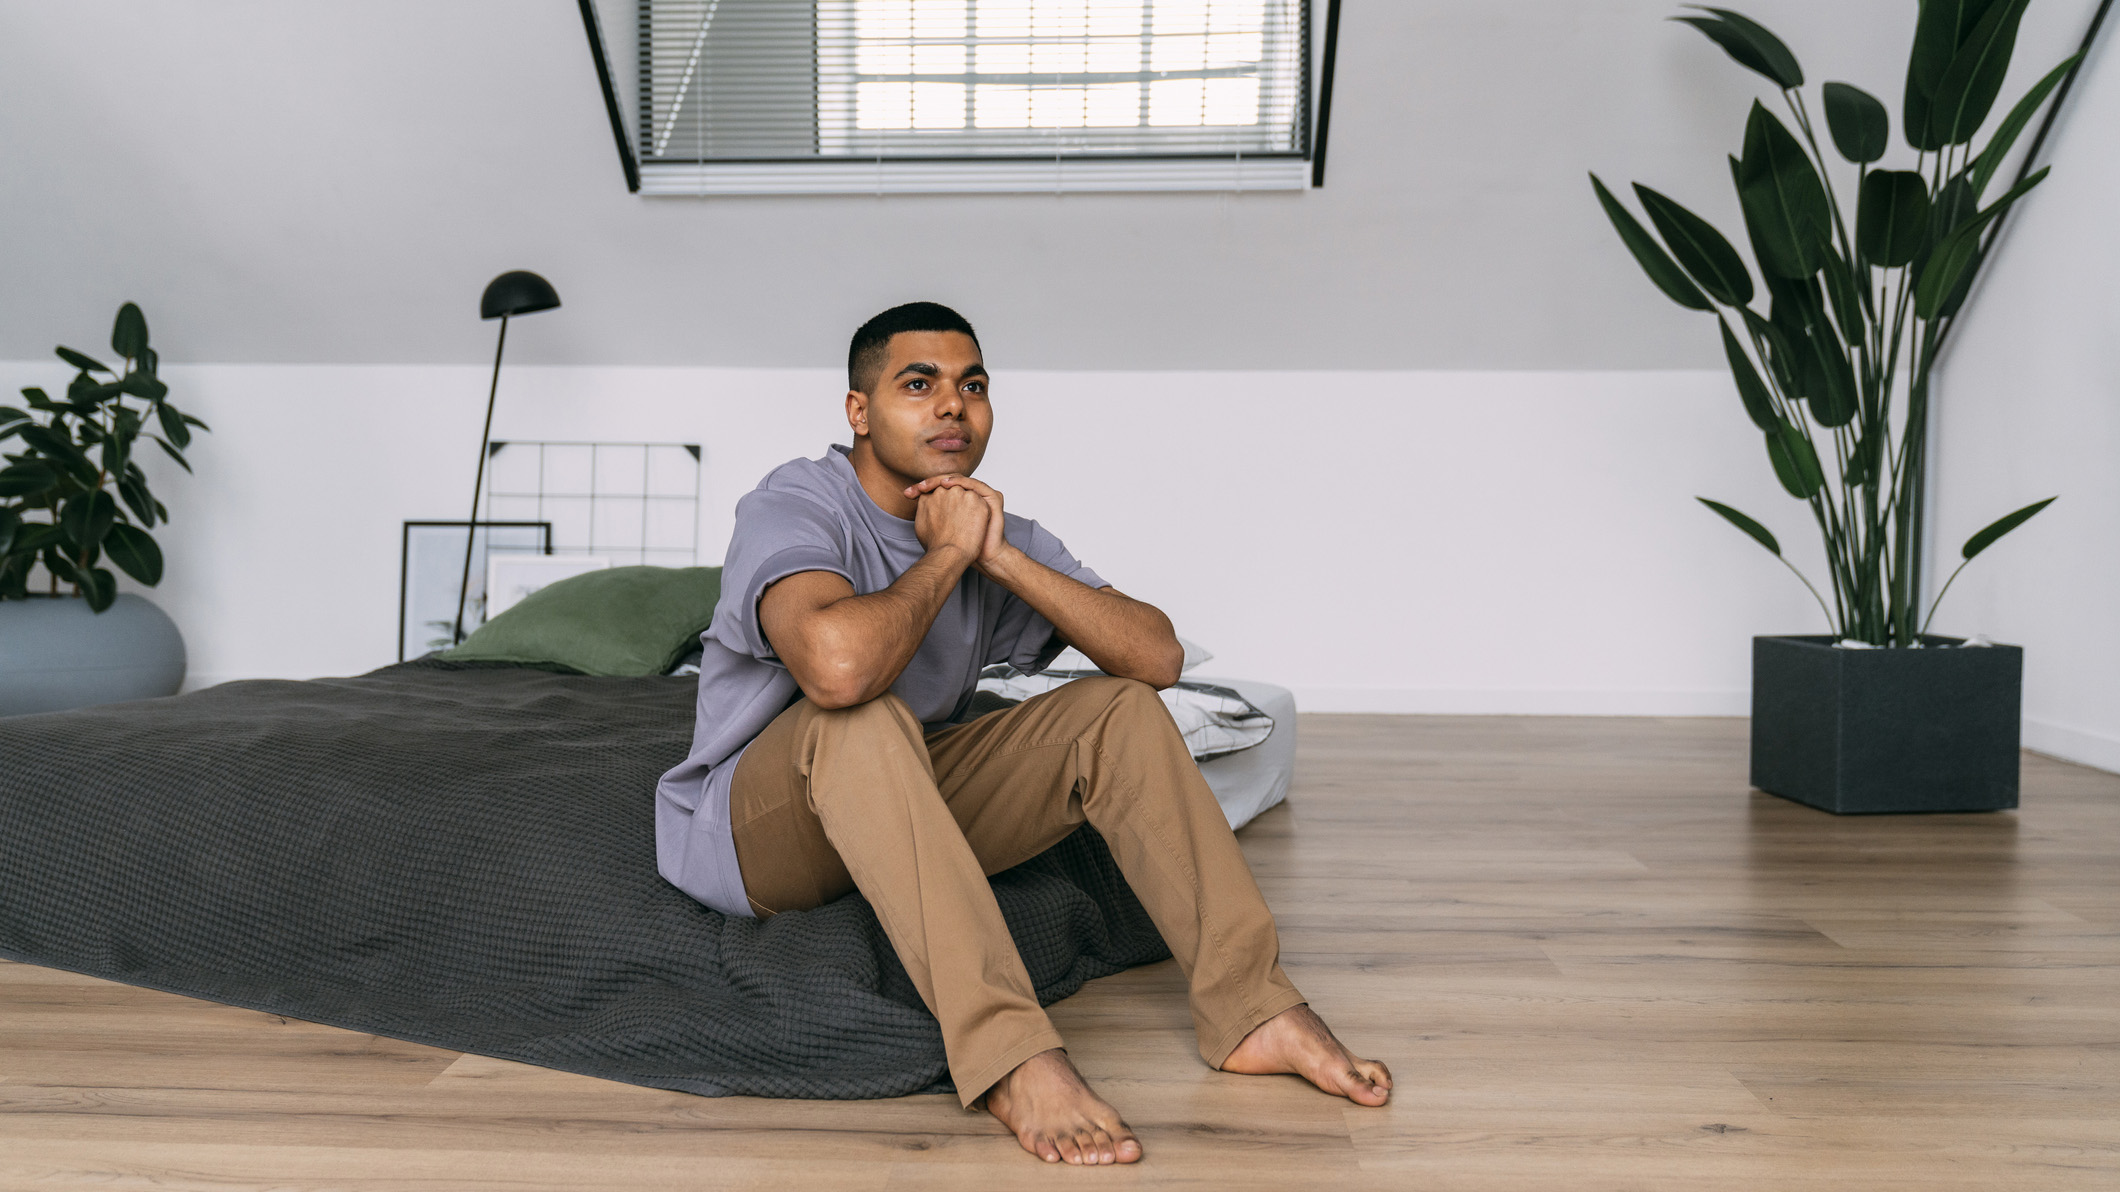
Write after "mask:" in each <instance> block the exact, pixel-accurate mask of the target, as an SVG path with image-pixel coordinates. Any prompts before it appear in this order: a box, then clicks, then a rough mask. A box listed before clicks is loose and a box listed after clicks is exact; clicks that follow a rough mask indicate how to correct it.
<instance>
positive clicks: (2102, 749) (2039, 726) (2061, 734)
mask: <svg viewBox="0 0 2120 1192" xmlns="http://www.w3.org/2000/svg"><path fill="white" fill-rule="evenodd" d="M2024 747H2025V748H2026V749H2029V750H2031V751H2033V752H2034V753H2044V754H2046V755H2047V756H2049V757H2058V758H2060V759H2061V760H2062V761H2065V762H2076V763H2077V764H2079V765H2085V766H2096V767H2097V768H2098V769H2100V770H2111V771H2112V772H2114V773H2116V774H2120V738H2114V737H2109V736H2106V735H2105V734H2103V733H2093V732H2086V731H2084V730H2083V729H2080V728H2069V727H2067V726H2066V725H2060V724H2055V723H2053V722H2052V721H2048V720H2036V719H2033V718H2032V717H2030V716H2027V717H2025V718H2024Z"/></svg>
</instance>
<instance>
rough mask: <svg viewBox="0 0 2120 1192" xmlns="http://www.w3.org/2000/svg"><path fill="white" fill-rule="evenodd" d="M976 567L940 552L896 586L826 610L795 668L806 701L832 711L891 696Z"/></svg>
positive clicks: (814, 620)
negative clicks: (951, 598)
mask: <svg viewBox="0 0 2120 1192" xmlns="http://www.w3.org/2000/svg"><path fill="white" fill-rule="evenodd" d="M970 562H971V558H970V556H969V554H968V553H967V552H966V551H964V550H962V549H960V548H957V547H953V546H941V547H937V548H936V549H934V550H931V551H929V552H928V553H927V554H926V555H925V556H923V557H922V558H921V559H920V561H919V562H917V563H915V564H913V565H912V566H911V567H908V568H906V570H905V573H904V574H902V575H900V576H899V577H898V579H897V580H896V581H895V582H893V583H892V584H891V586H890V587H888V588H885V589H883V590H882V591H879V592H871V593H869V594H868V595H866V596H846V597H843V598H841V599H839V600H835V601H833V602H832V603H830V604H828V605H826V606H824V607H823V608H820V609H818V610H817V611H816V612H815V614H813V616H812V617H811V618H810V620H809V622H808V624H807V626H806V633H805V635H804V636H805V638H806V639H807V640H806V641H805V642H804V643H803V646H802V650H801V652H802V655H803V657H802V658H801V660H800V665H799V669H798V665H797V664H795V663H792V662H791V664H790V666H789V670H790V671H793V672H795V675H796V680H797V681H798V682H800V683H801V684H802V688H803V694H805V695H807V696H809V697H810V699H811V701H812V702H814V703H817V704H820V705H823V706H825V707H851V706H853V705H855V704H860V703H866V702H868V701H869V700H872V699H875V698H876V697H877V696H879V695H882V694H883V693H884V692H886V691H888V690H890V687H891V684H893V683H895V682H897V681H898V676H899V675H900V674H901V673H903V672H904V670H905V668H906V664H907V663H909V662H911V661H912V660H913V655H914V653H916V652H917V651H918V650H919V649H920V643H921V641H922V640H924V639H925V638H926V637H927V634H928V629H929V628H930V627H932V626H933V625H934V623H935V616H936V614H937V613H939V612H941V611H942V605H943V602H944V601H946V600H948V599H949V596H950V593H951V592H952V591H954V590H955V589H956V587H957V581H958V580H959V579H960V578H962V577H963V575H964V572H965V568H966V567H967V566H969V565H970ZM835 578H836V577H835ZM782 653H783V661H789V660H788V659H787V658H786V657H785V654H786V651H783V652H782Z"/></svg>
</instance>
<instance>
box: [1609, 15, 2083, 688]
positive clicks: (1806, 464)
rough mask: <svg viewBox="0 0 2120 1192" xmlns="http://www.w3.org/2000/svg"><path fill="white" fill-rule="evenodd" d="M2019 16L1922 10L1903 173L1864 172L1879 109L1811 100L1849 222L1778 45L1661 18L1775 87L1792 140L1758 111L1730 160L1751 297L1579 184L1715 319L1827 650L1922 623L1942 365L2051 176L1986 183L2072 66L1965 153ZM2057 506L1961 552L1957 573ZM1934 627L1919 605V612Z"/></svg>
mask: <svg viewBox="0 0 2120 1192" xmlns="http://www.w3.org/2000/svg"><path fill="white" fill-rule="evenodd" d="M2029 3H2030V0H1922V4H1921V11H1920V16H1919V17H1918V18H1917V19H1916V21H1915V27H1914V49H1913V56H1912V60H1911V62H1910V63H1909V66H1908V69H1907V86H1906V98H1905V102H1904V104H1903V107H1902V111H1901V116H1900V131H1901V133H1902V134H1903V135H1904V136H1905V138H1906V141H1907V144H1908V146H1909V147H1910V148H1911V149H1912V150H1913V151H1914V160H1913V162H1912V168H1910V169H1884V168H1879V163H1880V162H1882V161H1883V159H1884V157H1885V155H1886V152H1887V150H1888V149H1889V148H1890V145H1891V118H1890V116H1889V115H1888V113H1887V112H1886V110H1885V105H1884V104H1883V103H1881V102H1879V101H1878V100H1877V99H1876V98H1875V97H1874V96H1872V95H1870V94H1869V93H1868V92H1865V91H1863V90H1862V89H1860V88H1858V87H1853V86H1850V85H1849V84H1846V83H1827V84H1825V85H1824V87H1823V88H1821V91H1822V95H1821V101H1822V103H1821V106H1822V107H1823V110H1824V113H1825V124H1826V129H1827V131H1828V133H1829V135H1830V136H1831V139H1832V141H1833V146H1834V148H1835V149H1837V150H1838V151H1839V154H1840V156H1841V157H1842V158H1844V159H1846V162H1847V164H1848V165H1852V166H1853V167H1854V169H1853V174H1854V187H1853V188H1852V190H1850V191H1848V192H1847V193H1849V194H1851V195H1852V196H1853V197H1854V206H1855V210H1854V218H1853V219H1850V218H1848V217H1847V213H1846V209H1845V207H1844V206H1843V204H1842V202H1841V198H1840V195H1841V191H1840V190H1839V189H1838V188H1837V187H1836V186H1835V185H1834V175H1835V173H1836V172H1843V171H1846V169H1847V166H1846V165H1839V164H1838V163H1829V162H1828V160H1827V158H1826V155H1825V152H1824V150H1823V149H1821V148H1820V146H1819V141H1818V136H1817V133H1816V131H1815V129H1814V126H1813V124H1812V119H1811V108H1810V105H1809V104H1807V103H1806V102H1805V99H1804V95H1803V92H1802V90H1801V88H1802V87H1803V81H1804V77H1803V68H1802V67H1801V66H1799V65H1798V64H1797V61H1796V56H1795V55H1794V54H1792V53H1790V52H1789V48H1788V46H1786V45H1784V44H1783V43H1782V41H1781V39H1780V38H1778V37H1776V36H1775V35H1774V34H1772V33H1770V32H1768V31H1767V30H1766V29H1765V28H1764V27H1762V26H1761V25H1759V24H1758V23H1757V22H1755V21H1752V20H1750V19H1749V18H1747V17H1744V16H1742V15H1740V14H1738V13H1735V12H1732V11H1730V10H1728V9H1723V8H1703V7H1699V6H1693V7H1695V8H1696V11H1697V12H1698V13H1699V14H1700V15H1687V16H1681V17H1675V18H1673V19H1675V20H1679V21H1683V22H1685V23H1686V24H1689V25H1692V26H1693V27H1695V28H1697V29H1699V30H1700V31H1701V32H1702V33H1704V34H1706V35H1707V36H1708V37H1709V38H1710V39H1711V40H1713V41H1714V42H1715V43H1716V44H1717V45H1719V46H1721V47H1722V48H1723V49H1724V51H1726V52H1727V53H1728V54H1729V55H1730V57H1731V58H1733V59H1735V60H1736V61H1737V62H1738V63H1739V64H1741V65H1743V66H1745V67H1747V68H1748V69H1751V70H1753V71H1756V72H1757V73H1759V74H1761V75H1763V76H1765V77H1766V78H1767V79H1769V80H1771V81H1772V82H1773V83H1774V84H1775V86H1777V87H1779V88H1780V89H1781V97H1782V102H1783V104H1784V106H1785V107H1786V108H1787V109H1788V113H1789V116H1790V119H1791V120H1793V121H1794V123H1795V131H1793V132H1792V131H1791V130H1790V126H1789V125H1788V124H1785V123H1783V121H1782V120H1781V118H1780V117H1778V116H1776V115H1775V114H1774V113H1773V112H1772V111H1770V110H1768V108H1767V107H1766V105H1764V104H1762V103H1759V102H1757V101H1754V102H1753V104H1752V111H1751V115H1750V117H1749V118H1748V119H1747V120H1746V122H1745V136H1744V150H1743V155H1742V156H1740V157H1733V158H1731V159H1730V176H1731V180H1732V181H1733V182H1734V183H1735V185H1736V188H1737V197H1738V202H1739V207H1740V209H1741V210H1742V212H1743V215H1744V222H1745V231H1746V233H1747V237H1748V239H1749V240H1750V242H1751V248H1752V258H1753V261H1754V262H1756V263H1757V265H1758V268H1759V275H1760V280H1761V284H1760V285H1759V286H1757V287H1755V286H1754V284H1753V277H1752V273H1751V271H1750V270H1749V269H1748V268H1747V266H1746V263H1745V260H1744V258H1743V257H1742V256H1740V255H1739V254H1738V252H1737V250H1736V249H1735V248H1733V247H1732V246H1731V244H1730V242H1729V240H1728V239H1726V238H1725V237H1724V236H1723V235H1722V233H1720V232H1718V231H1717V230H1716V229H1715V228H1714V227H1713V226H1711V225H1710V224H1709V223H1708V222H1707V221H1706V220H1704V219H1702V218H1700V217H1699V216H1697V215H1695V214H1693V213H1692V212H1691V211H1688V210H1687V209H1686V208H1684V207H1682V206H1680V205H1679V204H1677V203H1675V202H1673V201H1672V200H1670V199H1669V198H1666V197H1665V196H1663V195H1661V194H1658V193H1657V192H1656V191H1653V190H1651V189H1649V188H1648V187H1646V186H1642V185H1640V184H1638V183H1637V184H1636V185H1635V187H1634V193H1635V195H1636V196H1637V197H1638V198H1639V199H1640V201H1641V205H1642V207H1643V209H1644V210H1645V211H1646V212H1647V213H1648V216H1649V222H1650V223H1651V224H1653V225H1654V226H1655V228H1656V232H1657V235H1651V234H1650V232H1649V231H1648V229H1646V228H1644V227H1643V226H1642V224H1641V222H1640V221H1639V220H1637V219H1636V218H1635V217H1634V216H1633V215H1632V214H1631V213H1630V212H1629V211H1628V210H1627V209H1626V208H1625V207H1624V206H1622V205H1621V203H1620V202H1619V200H1618V199H1616V198H1614V197H1613V196H1612V193H1611V191H1609V190H1607V189H1606V188H1605V184H1604V183H1603V182H1602V181H1600V180H1599V179H1598V177H1597V175H1595V174H1592V175H1591V176H1590V182H1591V185H1592V187H1593V188H1594V189H1595V190H1596V192H1597V198H1598V202H1599V203H1601V204H1603V206H1604V209H1605V214H1606V215H1607V216H1609V217H1610V218H1611V220H1612V225H1613V227H1615V228H1616V229H1618V231H1619V235H1620V239H1621V240H1623V241H1625V242H1626V245H1627V248H1628V249H1629V250H1630V251H1632V252H1633V254H1634V258H1635V260H1637V261H1639V262H1640V263H1641V266H1642V268H1643V269H1644V270H1645V271H1647V273H1648V274H1649V278H1650V280H1651V281H1653V282H1655V283H1656V285H1657V286H1658V288H1660V289H1662V290H1663V292H1664V293H1665V294H1666V295H1668V296H1670V298H1671V299H1672V300H1673V301H1674V302H1677V303H1678V304H1679V305H1681V306H1685V307H1689V308H1691V309H1693V310H1699V311H1707V312H1711V313H1713V314H1714V315H1715V316H1716V320H1717V322H1718V323H1719V324H1720V325H1721V331H1722V346H1723V352H1724V354H1725V355H1726V356H1727V358H1728V360H1729V363H1730V371H1731V373H1732V374H1733V375H1734V376H1735V378H1736V381H1737V395H1738V397H1739V399H1740V400H1741V401H1742V402H1743V404H1744V410H1745V413H1746V414H1747V415H1748V416H1749V417H1750V418H1751V420H1752V422H1753V425H1755V426H1757V427H1758V428H1759V431H1760V433H1761V434H1762V435H1763V436H1764V438H1765V441H1766V449H1767V458H1768V459H1769V461H1771V463H1772V464H1773V467H1774V474H1775V476H1776V477H1777V478H1779V479H1780V481H1781V485H1782V487H1783V488H1784V489H1786V490H1788V492H1789V495H1790V496H1792V497H1795V498H1796V499H1797V500H1800V501H1803V502H1805V503H1807V504H1808V505H1809V506H1810V507H1811V513H1812V515H1813V517H1814V518H1815V519H1816V521H1817V523H1818V528H1819V531H1820V533H1821V534H1822V535H1823V536H1824V539H1825V553H1826V561H1827V565H1828V568H1829V574H1830V579H1831V591H1832V595H1833V601H1832V607H1830V608H1826V600H1825V597H1824V596H1823V595H1821V594H1820V593H1819V591H1818V588H1817V587H1816V586H1815V585H1813V584H1812V583H1811V581H1810V580H1809V579H1807V578H1805V577H1804V575H1803V573H1802V572H1801V571H1798V570H1797V569H1796V568H1795V566H1794V564H1789V566H1790V570H1792V571H1796V574H1797V578H1799V579H1802V580H1803V582H1804V586H1805V587H1807V588H1810V589H1811V594H1812V595H1813V596H1815V597H1817V598H1818V602H1819V606H1820V607H1821V608H1825V609H1826V617H1827V619H1828V620H1829V621H1831V622H1832V625H1833V628H1834V629H1835V631H1836V632H1837V633H1838V634H1839V635H1840V636H1841V637H1843V638H1849V639H1854V640H1857V641H1862V642H1868V643H1870V644H1873V645H1879V646H1887V645H1889V646H1911V645H1914V644H1917V643H1918V641H1919V640H1920V634H1921V632H1922V631H1923V630H1924V629H1925V628H1926V627H1927V618H1926V617H1923V616H1922V615H1920V614H1921V610H1920V608H1919V607H1918V605H1919V602H1920V599H1921V591H1920V589H1921V578H1920V577H1921V570H1922V558H1921V542H1922V535H1923V527H1922V506H1923V499H1924V484H1923V478H1924V473H1925V471H1926V461H1925V456H1924V448H1925V442H1926V437H1927V433H1928V424H1929V422H1928V420H1929V395H1930V383H1931V380H1932V377H1933V373H1934V369H1935V365H1936V358H1937V351H1938V349H1939V348H1940V347H1941V346H1942V344H1943V340H1944V336H1945V335H1946V333H1947V332H1948V331H1949V329H1950V325H1951V321H1952V320H1953V319H1954V318H1955V317H1956V316H1957V314H1958V311H1959V308H1960V307H1961V306H1962V305H1963V304H1964V302H1965V298H1966V294H1967V292H1968V290H1969V289H1970V288H1971V286H1972V283H1973V278H1974V276H1975V274H1976V273H1978V271H1979V268H1980V264H1981V261H1982V259H1983V256H1984V253H1985V248H1986V242H1984V241H1983V237H1984V236H1985V235H1986V234H1987V233H1988V231H1989V229H1990V228H1992V227H1993V226H1994V224H1995V221H1996V220H1998V219H2000V218H2001V217H2002V215H2003V213H2004V212H2006V211H2008V210H2009V209H2010V207H2011V206H2012V205H2013V204H2015V203H2016V202H2018V201H2019V200H2020V199H2022V198H2023V197H2024V196H2025V194H2026V193H2027V192H2028V191H2030V190H2031V189H2032V188H2033V187H2035V186H2037V185H2039V183H2040V182H2041V181H2042V180H2043V179H2045V177H2046V173H2047V172H2046V171H2045V170H2043V169H2042V170H2040V171H2039V172H2038V173H2036V174H2032V175H2030V176H2028V177H2024V178H2022V179H2020V180H2019V181H2018V182H2017V183H2016V185H2014V186H2011V187H2009V188H2008V189H2007V190H2006V191H2005V192H2004V193H2003V194H2001V195H2000V196H1998V197H1997V198H1995V199H1994V200H1993V201H1992V202H1989V201H1987V200H1986V198H1985V196H1986V194H1987V192H1988V190H1989V188H1990V186H1991V184H1992V183H1993V182H1994V180H1995V175H1996V172H1997V171H1998V170H1999V169H2000V168H2001V166H2002V162H2003V159H2004V158H2006V157H2007V156H2008V155H2009V152H2010V148H2011V146H2012V145H2014V144H2015V143H2016V141H2017V138H2018V135H2019V134H2021V133H2022V132H2023V131H2024V129H2025V126H2026V125H2028V124H2029V123H2030V122H2031V120H2032V117H2033V116H2034V115H2035V114H2036V113H2037V112H2038V110H2039V108H2040V106H2041V105H2042V104H2044V103H2045V102H2046V101H2047V98H2048V97H2049V96H2050V95H2051V94H2052V93H2053V91H2054V88H2055V87H2056V86H2057V85H2059V84H2060V83H2061V82H2062V80H2063V78H2064V77H2065V76H2066V75H2067V74H2068V72H2069V71H2070V70H2071V69H2072V68H2073V67H2074V66H2075V64H2076V61H2077V59H2076V58H2071V59H2069V60H2068V61H2066V62H2063V63H2062V64H2061V65H2060V66H2057V67H2055V68H2054V69H2053V70H2052V71H2051V72H2049V73H2048V74H2047V75H2046V77H2045V78H2043V79H2041V80H2039V82H2038V83H2036V84H2034V85H2033V87H2032V88H2031V90H2030V91H2028V92H2026V93H2025V95H2024V97H2023V98H2022V99H2020V100H2019V101H2018V102H2017V104H2016V106H2015V107H2013V108H2011V109H2010V111H2009V114H2008V115H2007V116H2005V117H2004V118H2003V120H2002V123H2001V124H2000V125H1999V126H1998V127H1997V128H1996V129H1995V132H1994V134H1993V135H1992V136H1990V137H1989V138H1988V140H1987V143H1986V144H1985V145H1984V146H1982V147H1981V148H1979V149H1978V150H1975V149H1974V147H1973V140H1974V138H1975V136H1976V134H1977V133H1978V132H1979V130H1980V127H1981V125H1983V124H1984V123H1986V121H1987V117H1988V114H1989V112H1990V110H1991V109H1992V108H1993V107H1994V105H1995V101H1996V99H1997V97H1998V95H1999V94H2000V92H2001V90H2002V81H2003V76H2004V75H2005V74H2006V73H2007V72H2008V70H2009V64H2010V57H2011V55H2012V53H2013V52H2014V50H2015V48H2016V40H2017V27H2018V24H2019V22H2020V21H2021V20H2022V19H2023V17H2024V11H2025V7H2026V5H2028V4H2029ZM2079 57H2080V55H2079ZM1659 236H1660V237H1661V240H1660V241H1659V239H1658V237H1659ZM1755 297H1763V298H1764V299H1765V300H1766V302H1767V313H1766V314H1765V315H1764V316H1762V315H1761V314H1759V313H1758V312H1757V311H1755V310H1753V309H1752V304H1753V300H1754V298H1755ZM1725 310H1727V311H1728V312H1729V314H1725V313H1724V312H1725ZM1730 315H1735V316H1736V326H1735V327H1733V326H1732V322H1731V318H1730ZM2052 500H2053V498H2051V497H2049V498H2047V499H2046V500H2045V501H2039V502H2036V503H2034V504H2031V505H2027V506H2026V507H2024V508H2023V509H2019V510H2017V511H2016V512H2014V513H2011V514H2009V515H2008V516H2006V517H2003V518H2001V519H2000V520H1998V521H1996V522H1995V523H1994V524H1992V525H1990V526H1988V527H1987V528H1985V529H1983V530H1981V531H1980V532H1979V533H1977V534H1975V535H1973V536H1972V538H1970V539H1968V540H1967V542H1966V543H1965V546H1964V547H1963V548H1962V550H1961V551H1960V554H1961V555H1962V557H1963V561H1961V562H1960V563H1959V567H1960V568H1961V569H1962V568H1963V567H1964V566H1965V563H1967V562H1970V561H1972V559H1973V557H1974V556H1976V555H1978V554H1980V552H1982V551H1984V550H1986V549H1987V548H1988V547H1989V546H1990V545H1992V544H1993V543H1994V542H1995V540H1996V539H1998V538H2000V537H2002V536H2003V535H2004V534H2007V533H2009V532H2010V531H2011V530H2013V529H2015V528H2017V527H2018V526H2019V525H2022V524H2023V523H2024V522H2025V521H2026V520H2028V519H2029V518H2031V517H2032V516H2033V515H2034V514H2036V513H2038V512H2039V511H2040V510H2041V509H2044V508H2045V507H2046V505H2047V504H2048V502H2050V501H2052ZM1701 501H1702V503H1703V504H1705V505H1707V506H1708V508H1710V509H1712V510H1714V511H1715V512H1716V513H1718V514H1720V515H1721V516H1722V517H1723V518H1725V519H1727V520H1728V521H1729V522H1730V523H1731V524H1733V525H1735V526H1736V527H1737V528H1738V529H1740V530H1743V531H1744V532H1745V533H1746V534H1748V535H1750V536H1751V537H1752V539H1753V540H1754V541H1756V542H1758V543H1759V544H1760V545H1761V546H1763V547H1765V548H1766V549H1767V550H1769V551H1771V552H1773V554H1774V555H1775V557H1776V558H1780V559H1782V562H1783V563H1785V564H1788V559H1787V558H1785V557H1783V556H1782V552H1781V545H1780V543H1779V542H1777V541H1776V540H1775V537H1774V535H1773V534H1772V533H1771V532H1769V531H1768V530H1767V528H1766V527H1765V526H1762V525H1761V524H1760V523H1759V522H1757V521H1755V520H1753V519H1752V518H1750V517H1748V516H1746V515H1745V514H1743V513H1740V512H1738V511H1737V510H1735V509H1732V508H1730V507H1729V506H1728V505H1724V504H1722V503H1720V502H1717V501H1710V500H1708V499H1707V498H1705V497H1703V498H1701ZM1951 578H1952V579H1956V578H1957V572H1956V571H1954V572H1952V573H1951ZM1949 586H1950V584H1949V582H1948V581H1946V582H1945V584H1944V587H1945V589H1946V590H1947V589H1948V588H1949ZM1937 599H1938V600H1939V601H1940V600H1941V599H1942V593H1941V592H1939V593H1938V594H1937ZM1934 613H1935V604H1934V603H1931V604H1930V606H1929V616H1933V615H1934Z"/></svg>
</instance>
